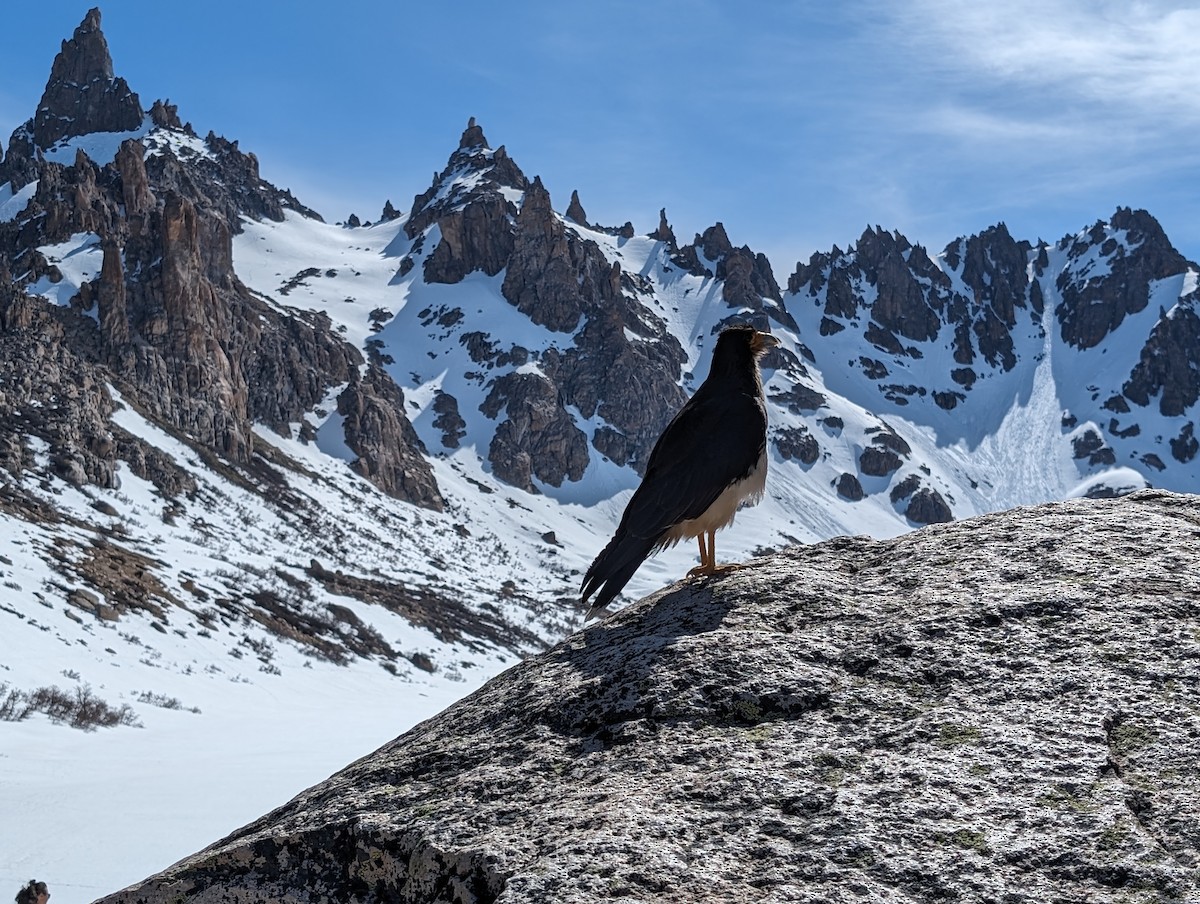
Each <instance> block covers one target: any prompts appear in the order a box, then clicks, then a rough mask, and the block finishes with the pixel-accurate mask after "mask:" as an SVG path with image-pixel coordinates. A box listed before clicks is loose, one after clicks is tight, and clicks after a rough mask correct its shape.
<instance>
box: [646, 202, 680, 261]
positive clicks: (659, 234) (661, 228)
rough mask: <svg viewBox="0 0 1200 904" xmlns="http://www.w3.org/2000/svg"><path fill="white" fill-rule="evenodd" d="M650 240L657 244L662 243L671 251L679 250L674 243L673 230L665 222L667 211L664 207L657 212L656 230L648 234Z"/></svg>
mask: <svg viewBox="0 0 1200 904" xmlns="http://www.w3.org/2000/svg"><path fill="white" fill-rule="evenodd" d="M650 238H652V239H654V240H655V241H658V242H663V243H664V244H666V246H667V248H669V249H670V250H671V251H678V250H679V246H678V245H677V244H676V242H675V230H674V229H672V228H671V224H670V223H668V222H667V209H666V208H665V207H664V208H662V209H661V210H659V212H658V228H657V229H655V230H654V231H653V232H652V233H650Z"/></svg>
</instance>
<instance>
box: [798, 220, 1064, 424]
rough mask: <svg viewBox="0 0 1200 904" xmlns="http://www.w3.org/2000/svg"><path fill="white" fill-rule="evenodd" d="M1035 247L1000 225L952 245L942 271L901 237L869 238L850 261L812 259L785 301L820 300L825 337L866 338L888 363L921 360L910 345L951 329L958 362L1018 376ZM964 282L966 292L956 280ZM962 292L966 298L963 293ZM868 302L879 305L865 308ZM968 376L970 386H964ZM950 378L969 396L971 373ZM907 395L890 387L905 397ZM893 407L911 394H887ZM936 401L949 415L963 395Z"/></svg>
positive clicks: (871, 371)
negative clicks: (857, 334)
mask: <svg viewBox="0 0 1200 904" xmlns="http://www.w3.org/2000/svg"><path fill="white" fill-rule="evenodd" d="M1030 252H1031V246H1030V245H1029V243H1028V242H1018V241H1016V240H1015V239H1013V237H1012V236H1011V235H1010V234H1009V232H1008V230H1007V229H1006V228H1005V227H1004V225H1003V224H1000V225H998V226H995V227H992V228H991V229H988V230H986V231H985V232H983V233H980V234H978V235H974V236H971V237H969V238H966V239H960V240H958V241H957V242H953V243H951V244H950V245H949V246H947V248H946V249H945V251H944V252H943V255H942V257H943V260H944V265H945V268H943V267H939V266H938V265H937V264H936V263H935V262H934V261H933V259H932V258H931V257H930V256H929V253H928V252H927V251H926V250H925V249H924V248H923V247H921V246H920V245H914V244H912V243H911V242H910V241H909V240H908V239H907V238H905V237H904V236H903V235H901V234H900V233H898V232H892V233H889V232H885V231H883V230H882V229H880V228H879V227H875V228H874V229H867V230H865V231H864V232H863V234H862V236H861V237H860V238H859V240H858V243H857V245H856V246H854V247H852V248H851V249H850V250H849V251H847V252H843V251H842V250H841V249H839V248H838V247H837V246H834V248H833V249H832V251H831V252H830V253H828V254H820V253H818V254H814V255H813V256H812V257H811V259H810V260H809V262H808V263H807V264H800V265H798V266H797V268H796V271H795V272H794V273H793V274H792V276H791V277H790V278H789V280H788V291H789V292H790V293H791V294H792V295H794V296H798V297H799V299H800V303H804V302H806V301H807V300H809V299H818V300H820V299H822V298H823V302H821V303H822V304H823V307H822V314H823V316H822V319H821V325H820V334H821V335H822V336H833V335H836V334H838V333H840V332H842V331H843V330H845V329H847V328H851V326H852V325H853V326H854V327H855V328H857V329H859V330H861V333H862V336H863V338H864V339H865V340H866V341H867V342H868V343H870V344H871V345H873V346H875V347H876V348H877V349H879V350H880V351H882V352H885V353H886V354H888V355H893V356H896V357H897V358H918V359H919V358H920V357H921V356H922V352H921V351H920V349H919V347H917V346H914V345H912V343H924V342H929V341H931V340H933V339H935V338H936V337H937V336H938V335H939V334H940V333H941V331H942V329H943V328H944V327H945V326H950V327H952V328H953V336H954V339H953V343H952V348H953V352H954V360H955V362H956V363H958V364H959V365H970V364H972V363H974V362H975V361H976V359H977V356H978V357H981V358H982V359H983V361H984V362H986V363H987V364H988V365H989V366H991V367H995V368H999V369H1001V370H1004V371H1007V370H1011V369H1012V368H1013V367H1015V366H1016V363H1017V361H1016V356H1015V352H1014V346H1013V339H1012V330H1013V328H1014V326H1015V325H1016V323H1017V312H1018V311H1019V310H1021V309H1029V308H1031V307H1033V308H1036V309H1037V311H1038V314H1039V316H1040V307H1039V306H1037V305H1032V306H1031V303H1030V300H1029V297H1030V293H1031V291H1032V289H1031V283H1030V281H1029V278H1028V274H1027V267H1028V257H1029V254H1030ZM951 275H954V276H957V277H958V279H959V281H960V282H959V283H957V284H956V283H955V282H954V281H953V280H952V279H951ZM959 285H961V286H962V287H965V289H966V290H967V292H968V293H969V294H964V293H963V292H962V291H961V289H960V288H958V287H957V286H959ZM868 298H873V300H871V301H868ZM860 366H861V367H862V368H863V369H864V372H865V373H866V374H867V376H868V377H870V378H871V379H880V380H881V379H883V378H884V377H885V376H886V370H887V368H886V366H885V365H884V364H883V362H879V361H876V360H874V359H867V358H864V359H862V361H861V362H860ZM967 374H970V379H964V377H965V376H966V375H967ZM946 376H949V377H950V378H951V379H952V380H953V381H954V382H956V383H958V384H959V385H962V386H965V387H966V388H968V389H969V388H970V387H971V385H972V384H973V383H974V371H972V370H970V368H967V367H961V368H959V369H957V370H955V371H954V372H952V373H949V374H945V375H931V377H933V378H934V379H935V380H940V379H942V378H944V377H946ZM903 388H905V387H890V388H889V387H884V389H885V390H888V389H890V390H899V389H903ZM884 394H885V395H886V397H887V398H889V399H892V400H893V401H896V402H897V403H899V404H906V403H907V398H906V396H908V395H912V393H911V392H898V391H888V392H885V393H884ZM934 398H935V399H936V400H937V401H938V404H939V405H940V406H941V407H943V408H946V409H947V410H949V409H950V408H953V407H955V406H956V405H957V404H958V402H959V401H961V400H962V398H965V396H963V394H962V393H959V392H957V391H955V390H952V389H950V388H949V387H946V388H944V389H938V390H937V391H936V392H935V396H934Z"/></svg>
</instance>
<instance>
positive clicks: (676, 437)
mask: <svg viewBox="0 0 1200 904" xmlns="http://www.w3.org/2000/svg"><path fill="white" fill-rule="evenodd" d="M778 344H779V340H778V339H776V338H775V337H774V336H772V335H771V334H770V333H767V332H761V331H759V330H756V329H755V328H754V327H752V326H747V325H737V326H730V327H726V328H725V329H724V330H722V331H721V333H720V335H719V336H718V337H717V344H716V347H715V348H714V349H713V356H712V366H711V367H710V368H709V373H708V377H707V378H705V380H704V382H703V383H701V384H700V388H699V389H697V390H696V393H695V395H693V396H692V397H691V398H690V399H689V400H688V401H687V403H686V404H685V405H684V406H683V407H682V408H681V409H679V412H678V413H677V414H676V415H675V417H673V418H672V419H671V422H670V423H669V424H667V426H666V429H665V430H663V432H662V435H661V436H660V437H659V438H658V441H657V442H656V443H655V444H654V449H653V451H651V453H650V460H649V461H648V462H647V464H646V473H645V476H644V477H643V478H642V482H641V484H640V485H639V486H638V488H637V490H635V491H634V494H633V498H631V499H630V500H629V504H628V505H627V506H626V507H625V513H624V514H623V515H622V516H621V522H620V524H619V525H618V527H617V531H616V533H615V534H614V535H613V538H612V540H610V541H609V543H608V545H607V546H605V547H604V549H603V550H602V551H601V552H600V554H599V555H598V556H596V560H595V561H594V562H592V565H591V567H590V568H588V570H587V573H586V574H585V575H584V578H583V587H582V591H581V600H582V602H583V603H585V604H586V603H587V601H588V598H589V597H591V595H592V594H593V593H595V594H596V601H595V603H594V604H593V605H592V606H591V608H590V609H589V610H588V613H587V615H586V616H585V617H584V621H585V622H586V621H587V620H588V619H590V618H592V617H594V616H595V615H597V614H598V613H600V612H601V611H602V610H604V609H605V608H606V607H607V606H608V604H609V603H610V602H611V601H612V599H613V598H614V597H615V596H616V595H617V594H618V593H620V592H621V588H623V587H624V586H625V585H626V583H628V582H629V579H630V578H631V577H633V574H634V572H635V571H637V570H638V568H639V567H640V566H641V564H642V562H644V561H645V560H646V559H647V558H648V557H649V556H650V555H652V554H653V553H656V552H658V551H659V550H660V549H664V548H667V547H671V546H674V545H675V544H676V543H678V542H679V541H680V540H683V539H685V538H695V539H696V542H697V544H698V545H699V547H700V565H699V566H698V567H696V568H693V569H692V570H691V571H690V572H688V574H689V576H697V575H704V576H707V575H712V574H715V573H717V572H718V571H724V570H729V569H731V568H736V567H739V566H736V565H735V566H723V567H721V568H718V566H717V538H716V533H717V531H718V530H720V529H721V528H723V527H727V526H728V525H730V524H732V523H733V518H734V515H735V514H736V513H737V510H738V508H740V507H741V506H742V505H743V504H749V505H754V504H755V503H757V502H758V501H759V500H760V499H761V498H762V496H763V493H764V492H765V490H766V481H767V406H766V401H765V399H764V398H763V384H762V376H761V375H760V373H759V364H758V362H759V360H760V359H761V358H762V356H763V355H764V354H766V352H767V351H768V350H770V349H772V348H774V347H775V346H776V345H778Z"/></svg>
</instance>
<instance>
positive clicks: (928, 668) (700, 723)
mask: <svg viewBox="0 0 1200 904" xmlns="http://www.w3.org/2000/svg"><path fill="white" fill-rule="evenodd" d="M1197 521H1200V507H1198V506H1197V503H1196V500H1195V499H1194V498H1191V497H1182V496H1173V495H1170V494H1167V493H1162V492H1157V491H1148V492H1141V493H1137V494H1135V495H1133V496H1131V497H1126V498H1124V499H1119V500H1113V501H1104V502H1097V501H1091V500H1079V501H1074V502H1070V503H1062V504H1055V505H1047V506H1039V507H1037V508H1030V509H1018V510H1014V511H1012V512H1006V513H1002V514H998V515H991V516H986V517H983V518H976V519H972V520H969V521H963V522H958V523H955V524H952V525H943V526H938V527H932V528H928V529H925V530H921V531H916V532H914V533H910V534H906V535H905V536H902V537H899V538H896V539H893V540H887V541H873V540H870V539H867V538H862V537H856V538H841V539H837V540H832V541H829V542H827V543H822V544H818V545H815V546H809V547H796V548H793V549H790V550H787V551H785V552H783V553H780V554H778V555H775V556H772V557H769V558H764V559H759V560H756V561H755V562H754V563H752V564H750V565H749V567H747V568H745V569H744V570H742V571H739V572H737V573H735V574H733V575H731V576H728V577H724V578H721V579H718V580H709V581H700V580H692V581H686V582H683V583H681V584H677V585H675V586H673V587H671V588H668V589H667V590H665V591H663V592H662V593H659V594H657V595H655V596H653V597H649V598H647V599H645V600H643V601H642V602H640V603H638V604H636V605H634V606H633V607H631V608H630V609H628V610H625V611H624V612H621V613H618V614H616V615H615V616H612V617H610V618H609V619H607V620H605V621H603V622H600V623H598V624H595V625H593V626H591V627H590V628H587V629H585V630H583V631H580V632H578V633H577V634H575V635H574V636H572V637H571V638H568V639H567V640H566V641H564V642H563V643H562V644H560V645H559V646H558V647H556V648H554V649H553V650H551V651H549V652H547V653H545V654H542V655H540V656H537V657H534V658H532V659H529V660H527V661H525V662H523V663H521V664H520V665H518V666H516V667H514V668H512V669H510V670H509V671H507V672H506V673H504V674H503V675H501V676H500V677H498V678H496V679H494V680H493V681H491V682H490V683H489V684H487V685H486V686H485V687H483V688H482V689H481V690H480V691H478V692H477V693H475V694H473V695H472V696H471V697H469V698H467V699H466V700H463V701H460V702H459V703H458V704H456V705H454V706H452V707H451V708H450V709H449V710H447V711H446V712H444V713H442V714H440V715H438V716H436V717H434V718H433V719H430V720H428V721H426V722H424V723H422V724H421V725H419V726H417V727H416V728H414V729H413V730H412V731H410V732H408V733H407V734H405V735H403V736H401V737H400V738H398V739H397V740H395V741H393V742H392V743H391V744H388V745H386V746H384V747H383V748H381V749H380V750H378V751H377V752H375V753H373V754H371V755H369V756H367V757H364V758H363V759H361V760H359V761H358V762H356V763H354V764H353V765H351V766H349V767H348V768H347V769H345V770H344V771H342V772H341V773H339V774H337V775H335V776H333V777H332V778H330V779H328V780H327V781H325V782H323V783H322V784H320V785H317V786H316V787H314V788H312V789H310V790H308V791H306V792H304V793H302V794H300V795H299V796H297V797H296V798H295V799H294V800H292V801H291V802H289V803H288V804H286V805H285V806H283V807H281V808H279V809H278V810H275V811H274V812H272V813H270V814H268V815H266V816H264V817H262V818H261V819H259V820H258V821H256V822H254V823H252V824H251V825H249V826H246V827H245V828H243V829H241V830H239V831H237V832H235V833H233V834H232V835H230V836H229V837H227V838H225V839H223V840H221V841H219V842H217V843H215V844H214V845H213V846H211V847H209V848H207V849H206V850H204V851H201V852H200V853H198V854H196V855H194V856H192V857H190V858H187V859H185V860H183V861H181V862H180V863H178V864H176V865H174V866H172V867H170V868H169V869H167V870H166V871H165V872H163V873H161V874H159V875H157V876H154V877H152V878H150V879H147V880H146V881H145V882H143V883H140V884H138V885H135V886H133V887H131V888H129V889H126V890H124V891H121V892H118V893H116V894H114V895H112V896H109V897H108V898H105V899H104V904H134V902H137V904H162V902H168V901H171V902H176V901H188V902H195V904H207V902H215V901H250V900H290V899H292V898H295V897H298V896H307V897H309V898H320V899H322V900H358V901H364V902H374V901H385V900H387V901H413V902H416V901H422V902H424V901H431V900H445V901H461V902H465V901H476V902H482V901H505V902H513V904H516V902H534V901H561V902H566V904H572V902H594V901H607V900H618V899H619V900H630V899H631V898H633V899H646V900H650V899H653V900H655V901H663V902H685V901H686V902H696V901H714V902H715V901H750V900H785V899H787V900H798V901H812V902H816V901H833V900H842V899H846V898H847V897H848V896H853V897H856V898H861V899H864V900H878V901H885V900H901V899H911V900H925V901H932V900H939V901H955V900H957V901H970V900H986V899H989V898H991V897H994V896H995V891H994V890H995V889H1004V899H1005V900H1006V901H1008V902H1011V904H1024V902H1030V904H1032V902H1042V901H1051V900H1053V901H1093V902H1098V904H1108V902H1113V904H1115V902H1117V901H1122V900H1127V898H1128V896H1129V890H1130V889H1131V888H1133V889H1152V890H1153V891H1152V892H1151V893H1150V896H1151V897H1154V896H1157V897H1159V898H1162V899H1163V900H1176V901H1186V900H1189V899H1190V898H1191V897H1194V895H1195V894H1196V892H1197V890H1198V889H1200V857H1198V856H1197V851H1200V804H1198V803H1197V802H1198V801H1200V777H1198V776H1197V773H1196V771H1195V770H1192V769H1187V768H1179V764H1180V763H1185V764H1186V763H1192V762H1195V761H1196V760H1197V758H1200V714H1197V712H1196V709H1195V707H1194V705H1193V704H1192V700H1193V696H1192V695H1189V694H1186V693H1180V692H1178V691H1177V690H1174V689H1175V688H1180V687H1187V686H1189V685H1190V683H1191V679H1190V677H1189V673H1188V672H1187V670H1186V669H1183V670H1181V668H1180V663H1188V662H1194V661H1196V659H1197V658H1200V639H1198V638H1197V637H1196V636H1195V634H1194V632H1191V631H1188V630H1181V629H1180V626H1181V624H1187V623H1188V622H1189V621H1194V620H1195V619H1197V618H1200V578H1198V577H1197V575H1200V568H1195V567H1191V559H1190V558H1189V557H1190V556H1191V553H1190V552H1189V550H1191V549H1192V548H1193V547H1194V544H1193V543H1192V542H1191V538H1192V535H1193V534H1194V531H1195V524H1196V523H1197ZM1181 555H1182V556H1184V557H1185V559H1184V565H1183V567H1180V564H1181V561H1180V558H1179V557H1180V556H1181ZM1097 582H1103V586H1104V587H1106V588H1109V590H1108V591H1106V592H1105V593H1101V594H1099V595H1097V593H1096V592H1095V587H1096V586H1100V585H1099V584H1097ZM764 588H766V589H764ZM1113 594H1117V595H1119V598H1120V605H1113V599H1114V597H1113ZM1134 636H1142V637H1145V636H1150V637H1153V638H1155V642H1154V643H1146V644H1134V645H1131V644H1129V642H1128V639H1129V638H1130V637H1134ZM1064 649H1069V650H1070V651H1071V656H1070V663H1069V664H1064V660H1063V651H1064ZM1113 650H1119V651H1121V655H1120V656H1119V657H1114V656H1113V655H1112V651H1113ZM1164 675H1171V676H1175V677H1174V678H1173V679H1172V681H1164V680H1163V676H1164ZM481 739H486V743H481ZM714 763H720V764H721V765H722V768H721V769H718V770H714V768H713V765H714ZM1064 776H1065V777H1064ZM1072 776H1081V777H1082V778H1083V780H1080V781H1075V780H1074V779H1072V778H1071V777H1072ZM648 838H652V839H654V842H653V843H648V842H647V839H648ZM748 863H753V864H754V866H753V868H752V869H748V868H747V866H746V865H747V864H748Z"/></svg>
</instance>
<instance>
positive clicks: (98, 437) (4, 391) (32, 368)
mask: <svg viewBox="0 0 1200 904" xmlns="http://www.w3.org/2000/svg"><path fill="white" fill-rule="evenodd" d="M9 323H10V325H9V326H8V327H6V328H5V329H3V330H2V331H0V435H2V436H3V437H4V438H3V440H0V469H2V470H3V471H5V472H7V473H9V474H11V475H14V476H17V475H20V474H21V473H22V472H23V471H26V470H30V469H32V467H33V465H34V461H33V453H32V451H31V450H30V449H29V448H28V447H27V446H26V444H25V441H24V437H27V436H31V437H37V438H39V439H41V440H43V441H44V442H45V443H46V445H47V454H48V455H49V464H50V470H51V472H52V473H53V474H55V475H56V476H58V477H60V478H62V479H63V480H65V481H66V482H67V483H70V484H72V485H74V486H83V485H85V484H89V483H90V484H95V485H96V486H102V487H116V486H119V485H120V481H119V479H118V477H117V473H116V472H117V455H116V453H117V443H116V441H115V440H114V437H113V433H112V429H111V427H110V425H109V417H110V416H111V415H112V411H113V401H112V398H111V397H110V396H109V394H108V390H107V388H106V387H105V385H104V383H105V381H104V375H103V374H102V373H101V372H100V371H99V370H98V369H97V368H96V367H94V366H92V365H91V364H90V363H89V362H87V361H86V360H84V359H82V358H80V356H79V355H77V354H75V353H74V352H73V351H72V350H71V349H70V347H69V346H68V345H67V343H66V342H65V341H64V340H65V329H64V327H63V326H62V324H60V323H59V322H58V321H57V320H55V319H52V318H50V317H49V316H47V315H45V314H42V313H40V312H39V313H37V314H34V313H30V315H29V317H28V319H26V320H24V323H23V325H22V324H20V323H17V322H14V321H10V322H9Z"/></svg>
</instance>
